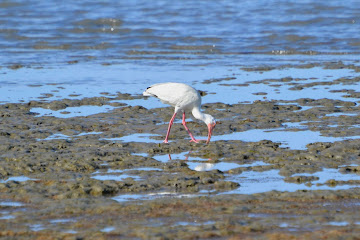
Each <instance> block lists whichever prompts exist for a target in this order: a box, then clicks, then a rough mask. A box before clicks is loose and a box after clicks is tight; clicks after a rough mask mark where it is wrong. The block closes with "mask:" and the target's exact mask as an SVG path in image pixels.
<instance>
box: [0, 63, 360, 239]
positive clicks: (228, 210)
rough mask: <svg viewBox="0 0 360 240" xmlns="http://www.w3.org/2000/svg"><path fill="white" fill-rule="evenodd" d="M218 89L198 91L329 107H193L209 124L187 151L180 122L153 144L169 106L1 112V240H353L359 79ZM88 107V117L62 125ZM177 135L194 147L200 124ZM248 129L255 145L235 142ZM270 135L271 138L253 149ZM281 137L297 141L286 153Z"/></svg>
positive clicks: (14, 106) (87, 100)
mask: <svg viewBox="0 0 360 240" xmlns="http://www.w3.org/2000/svg"><path fill="white" fill-rule="evenodd" d="M312 67H314V65H311V66H305V65H302V66H298V68H299V69H302V68H309V71H310V68H312ZM320 67H321V68H324V69H326V68H329V67H332V68H333V69H343V67H344V66H343V65H341V66H339V65H336V64H333V65H331V66H329V65H325V66H320ZM346 67H347V68H349V69H352V70H354V71H355V72H357V71H358V69H357V68H354V67H353V66H346ZM274 69H275V70H276V69H277V68H276V67H269V68H266V67H263V68H262V69H258V68H254V69H251V68H247V69H246V71H249V72H259V71H263V72H265V71H269V70H274ZM278 69H279V70H281V69H282V68H278ZM14 71H16V70H14ZM231 80H232V79H231V78H221V79H218V78H214V79H208V80H204V81H203V82H202V83H201V84H202V86H203V89H200V90H204V92H203V95H207V96H208V95H211V94H212V93H211V92H209V91H207V90H206V87H205V86H206V84H213V83H219V84H221V85H223V86H226V87H228V88H229V89H230V88H233V87H244V86H245V87H246V86H249V85H256V84H259V85H260V84H263V85H267V86H270V87H271V88H273V89H275V90H274V91H275V92H276V91H277V90H276V89H280V90H279V91H283V90H281V89H282V87H283V86H286V87H287V88H291V89H290V90H291V91H293V92H294V94H296V92H299V91H301V90H303V89H312V88H320V87H322V86H326V87H328V89H327V90H328V91H333V93H334V94H340V95H341V99H331V98H319V99H315V98H298V99H295V100H274V99H271V97H270V96H269V94H270V93H269V92H267V91H262V90H260V91H259V92H256V93H254V95H255V96H257V97H258V96H261V98H262V100H256V101H253V102H246V103H245V102H239V103H233V104H227V103H224V102H217V103H206V104H204V105H203V109H204V110H205V111H206V112H207V113H209V114H212V115H213V116H215V118H216V119H218V124H217V126H216V129H215V132H214V138H213V141H211V142H210V144H208V145H206V144H203V143H199V144H195V143H189V139H188V136H187V132H186V131H185V130H184V129H183V128H182V126H181V124H180V123H177V124H175V125H174V127H173V129H172V132H171V135H170V140H171V141H170V143H169V144H162V143H161V142H162V140H163V138H164V134H165V132H166V129H167V122H168V120H169V119H170V117H171V115H172V111H173V109H172V108H170V107H165V106H164V107H160V108H146V107H144V106H140V105H128V104H125V103H124V102H122V101H132V100H141V101H145V102H146V101H147V100H146V99H143V97H142V96H141V95H136V94H128V93H127V92H123V93H117V94H108V93H103V94H102V96H101V97H81V96H80V97H78V99H71V98H69V99H58V100H48V99H49V98H50V99H51V97H53V96H51V95H48V94H47V93H46V92H44V94H43V95H42V97H43V98H41V97H40V98H38V99H37V100H31V101H24V102H19V103H4V104H2V105H0V116H1V118H2V122H1V125H0V126H1V129H0V139H1V142H2V144H1V146H0V149H1V153H2V154H1V156H0V158H1V161H0V176H1V179H2V180H1V181H0V196H1V202H0V229H1V230H0V236H1V238H2V239H14V238H16V239H29V238H35V239H112V238H115V239H117V238H118V239H181V238H189V239H195V238H200V239H291V238H295V239H340V238H341V239H359V235H360V216H359V215H358V212H359V211H360V199H359V198H360V188H359V186H360V178H359V177H360V176H359V172H360V168H359V157H360V155H359V152H360V139H359V136H360V128H359V124H360V122H359V117H358V116H359V114H360V109H359V103H360V95H359V92H358V90H356V86H358V84H359V78H358V77H352V78H351V77H340V78H336V79H335V80H331V81H330V80H329V81H317V80H314V79H305V80H308V81H305V80H304V79H293V78H286V77H284V78H278V79H262V80H261V81H248V82H247V83H244V84H245V85H244V84H242V85H241V86H236V84H235V83H232V82H231ZM334 84H335V85H341V86H342V87H341V90H339V89H337V90H332V89H330V87H331V86H332V85H334ZM349 85H350V86H351V87H347V86H349ZM354 86H355V87H354ZM32 87H33V88H37V87H39V86H32ZM75 97H76V96H75ZM268 98H269V99H270V100H268ZM89 106H91V107H94V108H91V109H92V110H93V109H97V107H99V108H100V109H98V110H99V112H98V113H97V112H91V111H90V109H89V110H88V111H89V112H88V113H87V114H78V115H76V112H77V111H80V109H81V108H86V107H89ZM73 108H76V109H75V110H74V109H73ZM77 108H78V109H77ZM41 111H42V112H41ZM96 111H97V110H96ZM85 112H87V111H85ZM73 114H75V115H73ZM188 126H189V128H190V129H192V131H193V133H194V135H195V136H203V138H206V134H207V129H206V126H205V125H204V124H203V123H198V122H195V121H190V122H189V123H188ZM254 131H261V136H260V139H256V137H255V136H253V138H251V139H253V140H251V139H248V140H246V139H245V137H246V135H255V133H257V132H254ZM247 133H248V134H247ZM275 133H280V135H281V137H279V139H280V140H279V141H274V140H273V141H271V140H267V138H266V136H269V137H271V138H274V135H273V134H275ZM314 133H316V134H318V135H316V137H314V136H313V135H311V134H314ZM237 134H244V135H237ZM266 134H269V135H266ZM287 134H290V135H287ZM292 134H293V135H292ZM283 136H290V137H289V139H286V138H284V140H283V141H282V140H281V139H283V138H282V137H283ZM309 136H311V139H309V140H306V138H309ZM294 137H295V138H304V139H305V140H304V141H301V142H300V143H297V144H295V143H294V144H292V143H291V141H292V140H293V138H294ZM312 137H314V138H312ZM317 137H318V138H317ZM200 138H201V137H200ZM314 139H315V140H316V139H318V140H319V141H318V142H317V141H314ZM327 175H330V176H331V177H330V178H326V176H327ZM339 176H340V177H339ZM332 177H333V178H332ZM338 177H339V178H338ZM249 179H250V180H249ZM269 183H270V185H269V186H268V184H269ZM271 183H275V185H271ZM256 187H258V188H259V189H257V188H256ZM273 189H274V190H273Z"/></svg>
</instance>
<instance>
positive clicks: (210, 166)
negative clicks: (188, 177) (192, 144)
mask: <svg viewBox="0 0 360 240" xmlns="http://www.w3.org/2000/svg"><path fill="white" fill-rule="evenodd" d="M190 154H191V151H190V152H189V153H188V154H186V155H184V156H185V159H183V160H185V161H188V159H189V156H190ZM168 155H169V161H171V160H172V158H171V154H170V153H169V154H168ZM204 161H207V162H204V163H199V164H198V165H196V166H195V167H194V168H193V169H194V170H195V171H198V172H201V171H210V170H212V169H213V168H214V167H215V163H210V162H209V161H211V158H208V159H207V160H205V159H204Z"/></svg>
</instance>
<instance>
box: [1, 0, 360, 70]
mask: <svg viewBox="0 0 360 240" xmlns="http://www.w3.org/2000/svg"><path fill="white" fill-rule="evenodd" d="M357 3H358V2H357V1H354V0H353V1H300V2H298V1H285V0H280V1H270V2H269V1H265V0H260V1H241V2H239V1H233V0H230V1H190V0H187V1H179V2H174V1H162V0H157V1H145V0H135V1H89V0H87V1H69V0H65V1H61V2H57V3H56V4H55V3H54V2H51V1H34V0H29V1H23V0H17V1H5V2H2V3H0V10H1V11H0V12H1V13H0V22H1V23H2V25H1V27H0V49H1V51H2V54H3V56H7V57H6V58H1V60H0V64H2V65H3V64H5V65H7V64H25V65H28V64H31V65H43V64H45V65H47V64H49V63H50V64H58V63H66V62H69V61H94V60H95V61H98V62H111V63H113V62H128V61H133V62H139V61H140V62H142V63H144V62H152V63H156V64H169V63H174V61H175V62H179V61H182V62H183V61H185V60H186V61H185V62H189V63H192V64H195V62H194V60H195V61H196V64H206V63H209V61H210V60H211V61H215V62H217V63H220V62H221V63H222V64H224V63H225V64H242V63H244V62H246V63H247V64H248V63H249V61H250V63H251V62H253V61H254V62H257V63H259V62H264V61H266V62H272V61H274V60H276V61H281V62H283V61H289V60H290V61H298V60H300V59H299V58H298V57H295V56H294V55H292V54H296V53H300V54H302V55H303V56H302V57H301V58H302V59H303V60H307V59H317V60H322V59H324V58H326V59H339V58H341V59H344V60H352V59H356V56H354V55H357V54H358V52H359V46H360V41H359V37H358V36H359V31H358V29H359V24H360V20H359V18H358V16H359V14H360V6H359V4H357ZM289 54H290V55H289ZM337 54H340V55H337ZM342 54H346V56H344V55H342ZM348 54H350V55H348ZM263 55H266V56H263ZM279 55H280V56H281V57H279ZM284 55H286V56H284ZM329 55H331V56H329ZM230 59H231V60H230Z"/></svg>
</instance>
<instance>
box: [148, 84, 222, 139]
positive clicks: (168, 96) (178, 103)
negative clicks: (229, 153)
mask: <svg viewBox="0 0 360 240" xmlns="http://www.w3.org/2000/svg"><path fill="white" fill-rule="evenodd" d="M143 95H144V96H154V97H157V98H159V99H160V100H161V101H162V102H163V103H166V104H169V105H171V106H173V107H175V112H174V115H173V117H172V118H171V120H170V122H169V128H168V131H167V134H166V138H165V140H164V142H165V143H167V142H168V137H169V134H170V129H171V125H172V124H173V121H174V119H175V116H176V114H177V113H178V112H180V111H181V112H183V121H182V123H183V125H184V127H185V129H186V130H187V132H188V133H189V135H190V137H191V141H193V142H198V140H196V139H195V138H194V137H193V135H192V134H191V132H190V130H189V129H188V127H187V126H186V122H185V112H187V111H191V113H192V114H193V116H194V117H195V118H196V119H199V120H202V121H203V122H205V123H206V125H207V126H208V130H209V134H208V140H207V143H209V141H210V138H211V134H212V130H213V128H214V127H215V124H216V121H215V119H214V118H213V117H212V116H211V115H209V114H204V113H202V112H201V111H200V107H201V96H200V94H199V92H198V91H196V90H195V89H194V88H193V87H190V86H189V85H187V84H184V83H174V82H168V83H158V84H154V85H152V86H150V87H148V88H147V89H146V90H145V92H143Z"/></svg>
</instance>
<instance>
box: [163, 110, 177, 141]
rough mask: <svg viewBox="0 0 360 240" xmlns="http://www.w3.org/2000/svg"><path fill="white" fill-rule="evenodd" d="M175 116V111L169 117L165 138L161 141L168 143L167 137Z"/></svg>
mask: <svg viewBox="0 0 360 240" xmlns="http://www.w3.org/2000/svg"><path fill="white" fill-rule="evenodd" d="M175 116H176V112H175V113H174V115H173V116H172V117H171V119H170V122H169V127H168V130H167V133H166V137H165V140H164V141H163V143H168V139H169V135H170V129H171V126H172V125H173V122H174V119H175Z"/></svg>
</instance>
